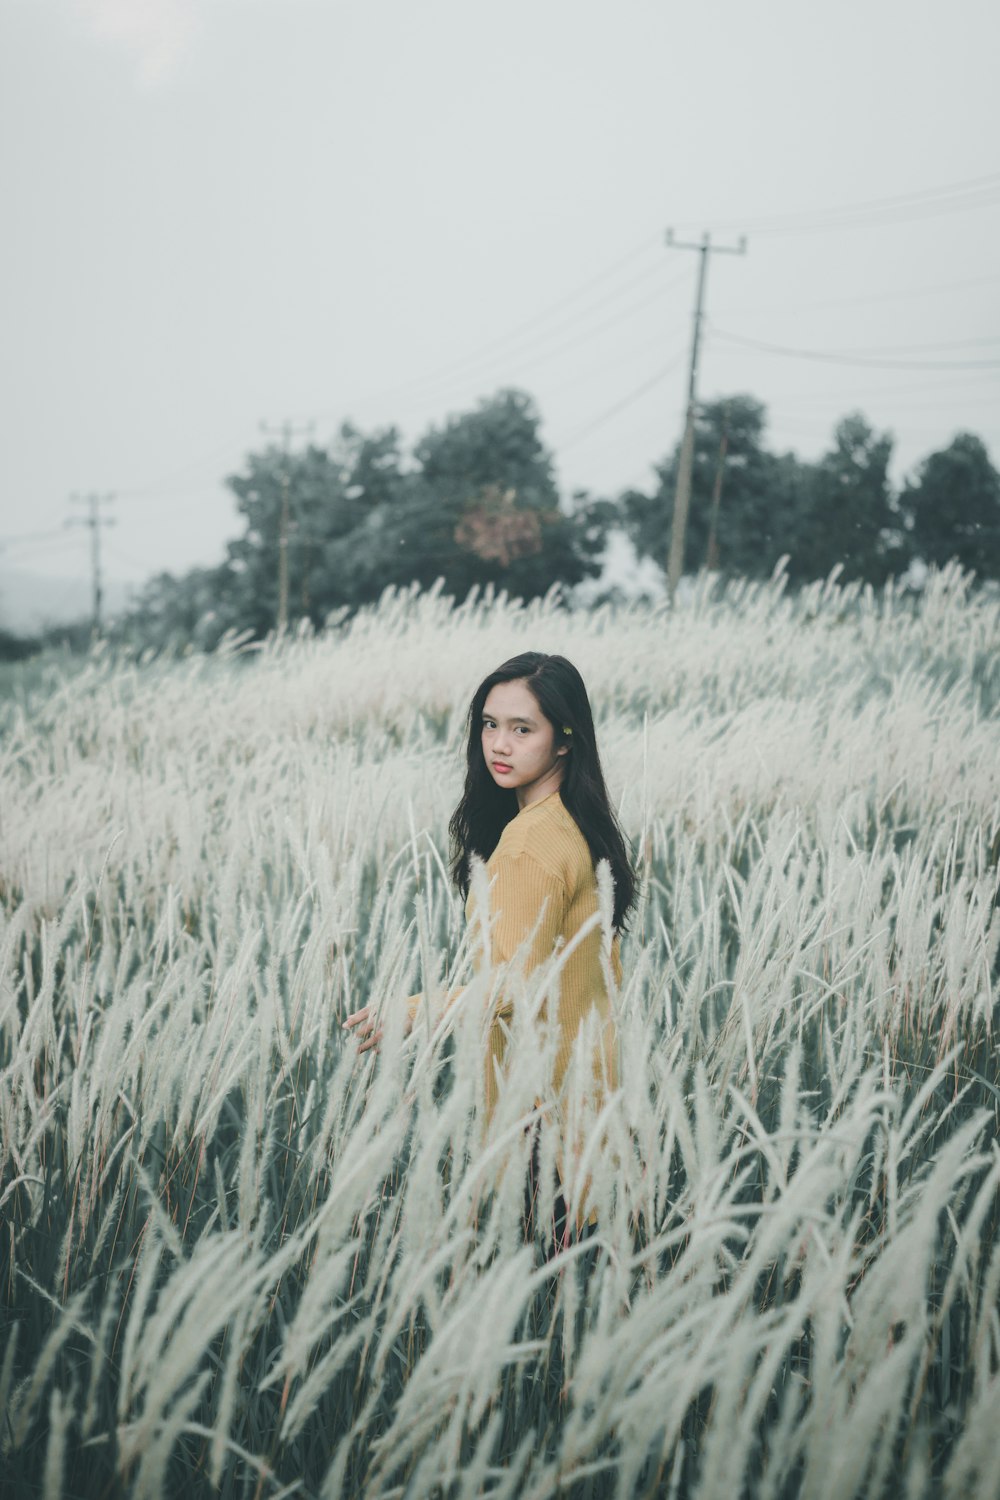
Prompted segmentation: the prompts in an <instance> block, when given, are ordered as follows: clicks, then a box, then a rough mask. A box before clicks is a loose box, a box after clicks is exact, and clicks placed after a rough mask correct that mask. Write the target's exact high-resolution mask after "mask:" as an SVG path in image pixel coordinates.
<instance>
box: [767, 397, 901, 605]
mask: <svg viewBox="0 0 1000 1500" xmlns="http://www.w3.org/2000/svg"><path fill="white" fill-rule="evenodd" d="M891 457H892V436H891V434H889V433H887V432H883V433H877V432H876V431H875V430H874V428H872V427H871V425H870V424H869V423H868V422H867V421H866V420H865V418H864V417H863V416H862V415H861V413H860V412H852V413H851V414H850V415H849V416H846V417H844V418H843V419H842V420H841V421H840V422H839V423H838V424H837V427H836V429H835V431H834V435H833V447H832V448H831V449H830V450H829V452H827V453H825V454H824V455H823V457H822V458H821V459H820V460H819V462H818V463H817V464H816V465H814V466H813V470H812V476H811V481H810V483H809V484H808V486H807V490H806V493H805V494H804V495H803V497H802V503H801V506H800V509H799V512H798V518H797V525H796V528H795V531H794V534H793V536H792V538H791V541H790V544H789V546H788V547H787V548H786V549H785V550H787V551H788V552H789V553H790V554H791V557H790V562H789V569H788V572H789V577H790V579H791V580H792V581H793V582H802V583H804V582H807V581H808V580H810V579H813V578H822V577H825V576H826V575H827V574H828V573H829V572H830V570H831V569H832V568H833V567H834V566H835V565H836V564H837V563H841V564H842V565H843V570H844V571H843V577H844V579H845V580H846V579H855V578H857V579H861V580H862V581H863V582H866V583H872V584H881V583H884V582H885V580H886V578H887V577H888V576H889V574H890V573H894V572H895V573H898V572H901V571H902V570H903V569H904V568H905V566H906V561H907V555H906V549H905V543H904V538H903V528H902V518H901V516H900V514H899V512H898V511H897V509H896V508H895V506H894V504H893V497H892V490H891V487H890V484H889V461H890V459H891Z"/></svg>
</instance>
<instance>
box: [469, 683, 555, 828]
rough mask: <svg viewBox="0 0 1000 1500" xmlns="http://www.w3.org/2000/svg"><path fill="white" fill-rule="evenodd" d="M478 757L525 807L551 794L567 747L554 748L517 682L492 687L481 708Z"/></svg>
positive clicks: (527, 692) (530, 695) (545, 722)
mask: <svg viewBox="0 0 1000 1500" xmlns="http://www.w3.org/2000/svg"><path fill="white" fill-rule="evenodd" d="M482 743H483V757H484V759H485V761H486V766H487V769H488V770H489V773H490V775H491V776H492V777H493V780H494V781H495V782H496V784H497V786H503V787H508V788H510V789H511V790H513V791H516V792H517V802H518V806H519V807H528V806H529V805H530V803H532V802H537V801H538V800H539V798H541V797H547V796H548V795H549V793H550V792H554V791H555V790H556V788H557V787H558V785H559V783H560V782H561V781H562V774H563V758H564V757H565V755H566V753H567V750H568V746H566V745H559V746H557V745H556V743H555V731H554V729H553V728H552V725H551V724H550V723H549V721H548V719H547V718H546V717H545V715H544V714H543V713H542V710H541V709H540V708H539V706H538V700H537V699H536V698H535V695H534V693H532V691H531V689H530V688H529V687H528V684H527V683H526V682H525V681H524V679H523V678H519V679H517V680H516V681H515V682H498V683H497V684H496V685H495V686H494V687H492V688H490V691H489V693H488V694H487V697H486V702H485V703H484V704H483V727H482Z"/></svg>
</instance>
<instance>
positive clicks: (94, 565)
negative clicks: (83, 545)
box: [66, 494, 115, 637]
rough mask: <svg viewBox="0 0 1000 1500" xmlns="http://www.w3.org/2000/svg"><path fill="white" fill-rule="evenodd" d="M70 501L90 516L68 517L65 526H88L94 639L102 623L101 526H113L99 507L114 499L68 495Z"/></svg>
mask: <svg viewBox="0 0 1000 1500" xmlns="http://www.w3.org/2000/svg"><path fill="white" fill-rule="evenodd" d="M69 498H70V501H71V502H72V503H73V504H75V505H86V506H87V507H88V509H89V512H90V514H89V515H86V516H69V517H67V519H66V525H67V526H89V527H90V572H91V581H92V587H93V607H92V616H93V633H94V636H95V637H98V636H100V634H101V627H102V624H103V621H102V619H101V615H102V606H103V603H104V585H103V580H102V577H101V528H102V526H113V525H114V524H115V520H114V517H113V516H102V515H101V506H102V505H108V504H110V502H111V501H112V500H113V499H114V498H115V497H114V495H97V494H90V495H76V494H74V495H70V497H69Z"/></svg>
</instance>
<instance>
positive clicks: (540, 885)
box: [344, 853, 566, 1052]
mask: <svg viewBox="0 0 1000 1500" xmlns="http://www.w3.org/2000/svg"><path fill="white" fill-rule="evenodd" d="M565 916H566V887H565V884H564V882H563V881H562V880H561V879H560V878H559V876H558V875H553V874H551V872H550V871H548V870H546V869H545V867H544V866H543V865H541V864H540V863H539V862H538V860H537V859H535V858H534V856H533V855H531V854H528V853H521V854H513V855H502V856H501V857H500V858H499V859H498V860H497V862H496V867H495V872H494V875H493V879H492V882H491V884H490V920H489V946H490V953H489V958H490V966H491V967H492V968H494V969H496V968H499V967H500V966H502V965H504V964H508V963H510V962H511V961H512V960H514V959H515V958H518V957H520V958H521V959H523V963H524V972H525V973H526V974H527V973H530V972H531V970H532V969H533V968H535V966H536V965H537V964H540V963H544V961H545V960H546V959H547V958H551V956H552V953H553V950H554V948H555V944H556V940H557V938H558V937H559V936H560V935H561V933H562V930H563V923H564V920H565ZM473 920H475V919H473ZM529 938H530V939H531V942H530V946H529V947H527V949H526V951H524V952H522V949H524V948H525V945H526V944H527V942H528V939H529ZM464 992H465V987H464V986H461V987H459V988H458V989H454V990H450V991H449V992H448V994H447V995H446V997H445V1002H444V1007H443V1009H442V1011H441V1014H440V1015H438V1016H436V1017H435V1022H437V1021H439V1020H440V1019H441V1016H443V1015H444V1014H446V1013H447V1011H448V1010H449V1009H450V1007H451V1006H452V1005H454V1003H455V1001H456V1000H457V999H458V998H459V997H460V996H461V995H462V994H464ZM423 1000H424V997H423V993H422V992H421V993H419V994H416V995H409V996H408V997H407V1001H406V1020H405V1022H404V1033H405V1034H408V1033H409V1032H410V1031H411V1030H412V1028H413V1023H414V1021H415V1020H416V1018H417V1016H418V1015H419V1013H420V1008H421V1006H422V1004H423ZM512 1008H513V1003H512V1002H511V1001H510V1000H508V999H503V1000H501V1002H500V1006H499V1009H498V1012H497V1014H498V1015H501V1016H509V1015H510V1014H511V1011H512ZM344 1028H345V1030H356V1031H357V1034H358V1037H359V1039H360V1040H359V1044H358V1051H359V1052H367V1051H368V1050H369V1048H371V1047H377V1046H378V1044H379V1042H380V1040H381V1038H382V1028H381V1027H380V1026H379V1025H378V1018H377V1016H376V1013H375V1010H374V1007H373V1006H371V1005H364V1006H362V1007H361V1009H360V1010H356V1011H354V1012H353V1014H351V1015H349V1016H348V1017H347V1018H346V1020H345V1021H344Z"/></svg>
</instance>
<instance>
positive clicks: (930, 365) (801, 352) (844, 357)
mask: <svg viewBox="0 0 1000 1500" xmlns="http://www.w3.org/2000/svg"><path fill="white" fill-rule="evenodd" d="M711 331H712V336H713V337H714V338H717V339H722V340H724V341H725V342H726V343H730V344H737V345H739V346H740V347H742V348H746V349H756V350H758V351H759V352H761V353H763V354H777V355H780V356H784V357H786V358H789V359H809V360H818V361H821V362H822V363H824V364H837V365H859V366H863V367H867V368H870V369H881V370H1000V359H966V360H940V359H939V360H933V359H931V360H919V359H913V360H905V359H883V358H880V357H870V356H866V355H865V354H864V353H863V352H862V351H860V350H859V351H855V352H853V353H852V352H850V351H843V350H835V349H793V348H789V347H788V346H787V345H784V344H770V343H767V342H765V340H763V339H751V338H745V337H744V336H742V335H741V334H738V333H727V332H726V331H725V330H724V329H721V328H716V327H715V326H714V325H712V328H711ZM911 347H915V348H919V347H920V346H919V345H915V346H911Z"/></svg>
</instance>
